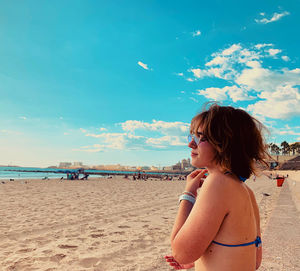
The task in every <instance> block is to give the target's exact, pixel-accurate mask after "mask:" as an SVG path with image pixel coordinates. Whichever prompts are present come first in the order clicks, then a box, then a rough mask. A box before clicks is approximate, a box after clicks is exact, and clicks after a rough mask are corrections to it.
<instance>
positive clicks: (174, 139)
mask: <svg viewBox="0 0 300 271" xmlns="http://www.w3.org/2000/svg"><path fill="white" fill-rule="evenodd" d="M146 143H147V144H150V145H152V146H155V147H158V148H167V147H169V146H186V145H187V142H186V139H185V137H183V136H181V137H179V136H163V137H159V138H148V139H147V140H146Z"/></svg>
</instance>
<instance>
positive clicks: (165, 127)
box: [121, 120, 189, 135]
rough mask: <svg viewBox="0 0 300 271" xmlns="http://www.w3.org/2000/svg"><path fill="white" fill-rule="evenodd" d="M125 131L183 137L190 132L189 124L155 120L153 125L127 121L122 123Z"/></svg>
mask: <svg viewBox="0 0 300 271" xmlns="http://www.w3.org/2000/svg"><path fill="white" fill-rule="evenodd" d="M121 126H122V129H123V130H124V131H129V132H134V131H135V130H148V131H157V132H160V133H162V134H164V135H168V134H173V135H182V134H185V133H186V132H187V131H188V130H189V123H184V122H180V121H175V122H166V121H161V120H153V121H152V123H149V122H143V121H138V120H127V121H125V122H123V123H121Z"/></svg>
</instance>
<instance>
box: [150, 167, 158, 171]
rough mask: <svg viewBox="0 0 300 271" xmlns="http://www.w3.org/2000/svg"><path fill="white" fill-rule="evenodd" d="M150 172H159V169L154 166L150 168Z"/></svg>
mask: <svg viewBox="0 0 300 271" xmlns="http://www.w3.org/2000/svg"><path fill="white" fill-rule="evenodd" d="M150 170H153V171H157V170H158V167H155V166H152V167H151V168H150Z"/></svg>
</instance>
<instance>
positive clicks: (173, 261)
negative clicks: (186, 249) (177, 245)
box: [165, 256, 182, 270]
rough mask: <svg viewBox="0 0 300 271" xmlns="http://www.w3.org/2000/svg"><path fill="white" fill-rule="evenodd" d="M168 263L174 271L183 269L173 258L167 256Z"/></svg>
mask: <svg viewBox="0 0 300 271" xmlns="http://www.w3.org/2000/svg"><path fill="white" fill-rule="evenodd" d="M165 259H166V261H167V262H168V263H169V265H171V266H172V267H174V269H176V270H179V269H182V267H181V265H180V264H179V263H178V262H177V261H176V260H175V259H174V257H173V256H165Z"/></svg>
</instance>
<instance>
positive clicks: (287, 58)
mask: <svg viewBox="0 0 300 271" xmlns="http://www.w3.org/2000/svg"><path fill="white" fill-rule="evenodd" d="M281 58H282V60H284V61H286V62H287V61H290V58H289V57H288V56H282V57H281Z"/></svg>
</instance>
